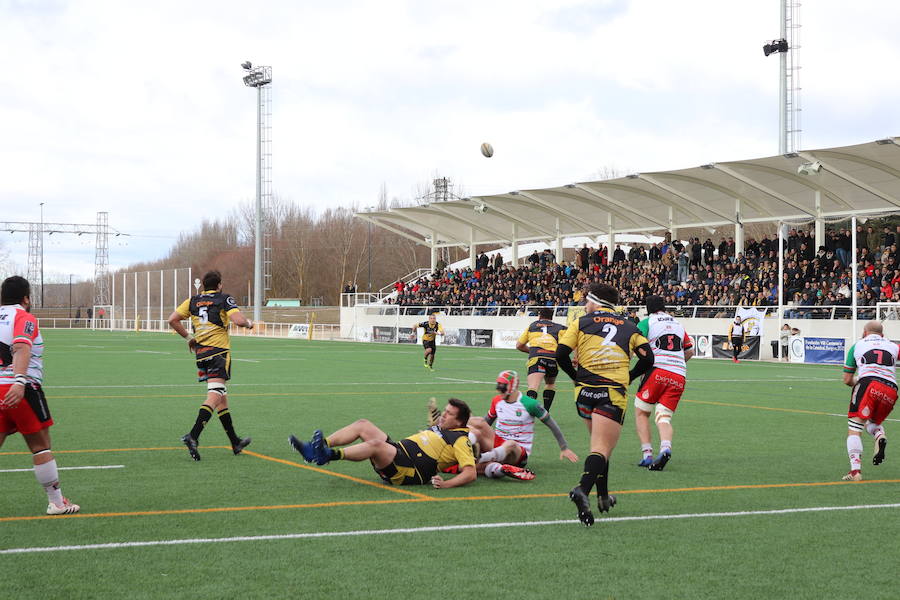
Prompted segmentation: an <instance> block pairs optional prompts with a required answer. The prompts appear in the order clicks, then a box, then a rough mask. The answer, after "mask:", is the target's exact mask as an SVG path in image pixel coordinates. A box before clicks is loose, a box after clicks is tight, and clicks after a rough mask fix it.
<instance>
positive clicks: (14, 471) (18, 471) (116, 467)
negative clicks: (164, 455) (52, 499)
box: [0, 465, 125, 473]
mask: <svg viewBox="0 0 900 600" xmlns="http://www.w3.org/2000/svg"><path fill="white" fill-rule="evenodd" d="M124 468H125V465H98V466H95V467H56V470H57V471H79V470H82V469H124ZM33 471H34V469H0V473H31V472H33Z"/></svg>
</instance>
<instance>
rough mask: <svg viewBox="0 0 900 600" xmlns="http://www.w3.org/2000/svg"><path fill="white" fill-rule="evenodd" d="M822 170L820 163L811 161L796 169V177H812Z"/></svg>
mask: <svg viewBox="0 0 900 600" xmlns="http://www.w3.org/2000/svg"><path fill="white" fill-rule="evenodd" d="M821 170H822V163H820V162H819V161H817V160H816V161H813V162H811V163H803V164H802V165H800V166H799V167H797V174H798V175H813V174H815V173H818V172H820V171H821Z"/></svg>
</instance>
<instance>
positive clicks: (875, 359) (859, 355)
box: [847, 335, 900, 385]
mask: <svg viewBox="0 0 900 600" xmlns="http://www.w3.org/2000/svg"><path fill="white" fill-rule="evenodd" d="M898 352H900V347H898V346H897V344H895V343H894V342H892V341H890V340H887V339H885V338H883V337H881V336H876V335H870V336H866V337H864V338H863V339H861V340H859V341H858V342H856V343H855V344H854V345H853V347H852V348H851V349H850V352H849V353H848V359H849V361H848V365H847V366H848V367H856V376H857V378H858V379H863V378H865V377H878V378H879V379H883V380H885V381H888V382H890V383H892V384H894V385H896V384H897V375H896V365H897V355H898Z"/></svg>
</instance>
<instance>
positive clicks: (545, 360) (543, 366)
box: [528, 356, 559, 379]
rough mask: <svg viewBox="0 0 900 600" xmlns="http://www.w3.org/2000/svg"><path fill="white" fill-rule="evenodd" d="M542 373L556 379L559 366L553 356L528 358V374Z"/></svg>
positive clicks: (548, 377)
mask: <svg viewBox="0 0 900 600" xmlns="http://www.w3.org/2000/svg"><path fill="white" fill-rule="evenodd" d="M532 373H541V374H542V375H543V376H544V377H546V378H547V379H556V376H557V375H559V366H558V365H557V364H556V359H555V358H553V357H552V356H533V357H531V358H529V359H528V374H529V375H531V374H532Z"/></svg>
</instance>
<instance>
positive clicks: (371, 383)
mask: <svg viewBox="0 0 900 600" xmlns="http://www.w3.org/2000/svg"><path fill="white" fill-rule="evenodd" d="M452 383H458V382H447V383H439V382H435V381H348V382H335V381H332V382H324V383H314V384H313V383H309V382H306V384H307V385H317V386H329V387H346V386H349V385H366V386H369V387H372V386H379V385H451V384H452ZM480 383H484V382H480ZM488 383H490V382H488ZM292 385H294V384H293V383H272V382H261V383H231V382H228V387H230V388H231V387H235V386H247V387H264V386H283V387H288V386H292ZM43 387H44V389H45V390H75V389H85V390H104V389H127V390H136V389H143V388H196V387H198V384H197V383H196V382H195V383H153V384H147V385H45V386H43Z"/></svg>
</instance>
